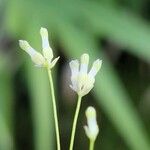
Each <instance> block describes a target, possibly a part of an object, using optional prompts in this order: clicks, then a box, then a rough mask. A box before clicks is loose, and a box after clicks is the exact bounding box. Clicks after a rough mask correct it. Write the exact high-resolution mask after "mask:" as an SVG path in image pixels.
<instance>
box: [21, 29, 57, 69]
mask: <svg viewBox="0 0 150 150" xmlns="http://www.w3.org/2000/svg"><path fill="white" fill-rule="evenodd" d="M40 34H41V38H42V50H43V55H42V54H40V53H39V52H37V51H36V50H35V49H33V48H32V47H31V46H30V44H29V43H28V42H27V41H25V40H19V45H20V47H21V48H22V49H23V50H25V51H26V52H27V53H28V54H29V55H30V57H31V59H32V61H33V62H34V63H35V65H36V66H38V67H48V68H49V69H51V68H53V67H54V66H55V64H56V63H57V61H58V59H59V57H57V58H55V59H54V60H52V59H53V51H52V48H51V47H50V44H49V40H48V31H47V29H46V28H41V29H40Z"/></svg>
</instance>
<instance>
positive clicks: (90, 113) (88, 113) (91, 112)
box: [85, 106, 96, 118]
mask: <svg viewBox="0 0 150 150" xmlns="http://www.w3.org/2000/svg"><path fill="white" fill-rule="evenodd" d="M85 114H86V117H87V118H95V117H96V110H95V108H94V107H92V106H89V107H88V108H87V109H86V112H85Z"/></svg>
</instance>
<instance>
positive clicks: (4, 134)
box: [0, 53, 14, 150]
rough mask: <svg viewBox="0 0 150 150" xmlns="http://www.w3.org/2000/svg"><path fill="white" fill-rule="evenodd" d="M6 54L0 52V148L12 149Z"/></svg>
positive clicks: (9, 81)
mask: <svg viewBox="0 0 150 150" xmlns="http://www.w3.org/2000/svg"><path fill="white" fill-rule="evenodd" d="M8 65H9V62H8V58H6V55H2V54H1V53H0V149H1V150H12V149H13V148H14V141H13V135H12V134H13V123H12V120H13V118H12V117H13V113H12V110H13V108H12V100H13V90H12V77H11V75H12V74H11V71H10V70H9V69H10V68H9V66H8Z"/></svg>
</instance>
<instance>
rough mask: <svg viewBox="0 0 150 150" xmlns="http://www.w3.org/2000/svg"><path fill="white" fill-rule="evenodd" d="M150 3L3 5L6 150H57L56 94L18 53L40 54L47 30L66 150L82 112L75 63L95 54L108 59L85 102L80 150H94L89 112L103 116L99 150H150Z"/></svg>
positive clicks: (21, 1) (0, 92)
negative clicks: (26, 48)
mask: <svg viewBox="0 0 150 150" xmlns="http://www.w3.org/2000/svg"><path fill="white" fill-rule="evenodd" d="M149 21H150V1H149V0H93V1H90V0H82V1H81V0H76V1H72V0H70V1H69V0H43V1H42V0H0V150H55V149H56V140H55V132H54V120H53V114H52V104H51V100H50V88H49V83H48V77H47V73H46V71H45V70H44V69H39V68H36V67H34V65H33V63H32V62H31V60H30V58H29V56H28V55H27V54H26V53H25V52H23V51H22V50H21V49H20V48H19V46H18V40H19V39H25V40H27V41H29V42H30V43H31V45H32V46H33V47H34V48H36V49H38V50H39V51H40V52H41V39H40V34H39V30H40V27H46V28H47V29H48V31H49V36H50V43H51V46H52V47H53V50H54V55H55V56H58V55H59V56H61V58H60V60H59V63H57V66H56V67H55V69H53V77H54V79H55V90H56V98H57V106H58V115H59V123H60V132H61V144H62V150H66V149H68V146H69V139H70V132H71V131H70V130H71V125H72V120H73V114H74V111H75V106H76V96H75V93H74V92H73V91H72V90H71V89H70V88H69V84H70V69H69V66H68V62H69V61H70V60H72V59H74V58H79V57H80V55H81V54H82V53H85V52H86V53H89V55H90V62H92V61H93V60H95V59H97V58H100V59H102V60H103V65H102V69H101V71H100V72H99V73H98V75H97V77H96V83H95V87H94V89H93V90H92V92H91V93H90V94H89V95H87V96H85V97H84V100H83V101H82V108H81V112H80V116H79V120H78V126H77V133H76V138H75V148H74V149H75V150H80V149H81V150H83V149H85V150H86V149H88V139H87V138H86V136H85V133H84V130H83V126H84V125H85V124H86V118H85V109H86V108H87V106H89V105H92V106H94V107H96V109H97V113H98V114H97V119H98V123H99V127H100V133H99V136H98V138H97V141H96V145H95V150H150V23H149Z"/></svg>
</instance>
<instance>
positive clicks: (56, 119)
mask: <svg viewBox="0 0 150 150" xmlns="http://www.w3.org/2000/svg"><path fill="white" fill-rule="evenodd" d="M47 71H48V77H49V82H50V88H51V95H52V103H53V111H54V120H55V130H56V139H57V150H60V134H59V126H58V117H57V108H56V100H55V93H54V85H53V79H52V73H51V70H50V69H49V68H47Z"/></svg>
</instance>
